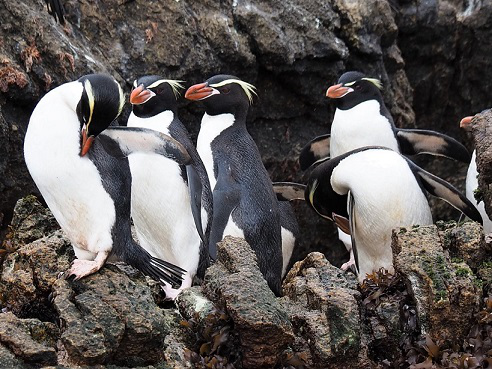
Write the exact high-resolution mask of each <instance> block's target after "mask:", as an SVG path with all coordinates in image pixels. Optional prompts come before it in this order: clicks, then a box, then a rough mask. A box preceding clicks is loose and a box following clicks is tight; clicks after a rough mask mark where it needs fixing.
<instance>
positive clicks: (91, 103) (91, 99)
mask: <svg viewBox="0 0 492 369" xmlns="http://www.w3.org/2000/svg"><path fill="white" fill-rule="evenodd" d="M84 89H85V93H86V94H87V99H88V100H89V120H88V121H87V125H86V128H87V130H88V129H89V124H91V121H92V114H93V113H94V92H93V90H92V85H91V82H90V81H89V80H88V79H86V80H85V82H84Z"/></svg>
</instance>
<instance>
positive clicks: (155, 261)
mask: <svg viewBox="0 0 492 369" xmlns="http://www.w3.org/2000/svg"><path fill="white" fill-rule="evenodd" d="M127 256H128V255H127ZM125 261H126V262H127V263H128V264H130V265H131V266H133V267H134V268H136V269H138V270H140V271H141V272H142V273H143V274H145V275H147V276H149V277H150V278H152V279H154V280H156V281H157V282H160V283H162V284H164V283H169V284H170V285H171V287H172V288H176V289H177V288H179V287H181V283H182V282H183V275H184V274H185V273H186V270H184V269H182V268H180V267H179V266H177V265H174V264H172V263H170V262H167V261H164V260H161V259H159V258H155V257H153V256H151V255H150V254H149V253H148V252H147V251H146V250H144V249H140V250H139V255H138V257H137V258H135V257H133V258H132V257H130V258H128V257H127V258H126V260H125Z"/></svg>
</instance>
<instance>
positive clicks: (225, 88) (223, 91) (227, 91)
mask: <svg viewBox="0 0 492 369" xmlns="http://www.w3.org/2000/svg"><path fill="white" fill-rule="evenodd" d="M220 91H221V92H222V93H223V94H226V95H227V94H228V93H229V92H231V89H230V88H229V87H223V88H222V89H221V90H220Z"/></svg>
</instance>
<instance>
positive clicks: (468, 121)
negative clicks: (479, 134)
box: [460, 116, 473, 129]
mask: <svg viewBox="0 0 492 369" xmlns="http://www.w3.org/2000/svg"><path fill="white" fill-rule="evenodd" d="M472 119H473V117H472V116H470V117H464V118H463V119H462V120H461V122H460V128H465V129H466V128H469V127H470V124H471V121H472Z"/></svg>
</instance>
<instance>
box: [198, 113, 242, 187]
mask: <svg viewBox="0 0 492 369" xmlns="http://www.w3.org/2000/svg"><path fill="white" fill-rule="evenodd" d="M234 121H235V118H234V115H232V114H220V115H208V114H206V113H205V114H204V115H203V118H202V122H201V125H200V132H199V133H198V139H197V145H196V149H197V151H198V154H199V155H200V157H201V158H202V161H203V165H204V166H205V170H206V171H207V175H208V180H209V181H210V188H211V189H212V191H213V190H214V188H215V185H216V184H217V177H216V175H215V172H214V154H213V152H212V142H213V141H214V140H215V139H216V138H217V137H218V136H219V135H220V134H221V133H222V132H223V131H224V130H225V129H227V128H229V127H231V126H232V125H233V124H234Z"/></svg>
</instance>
